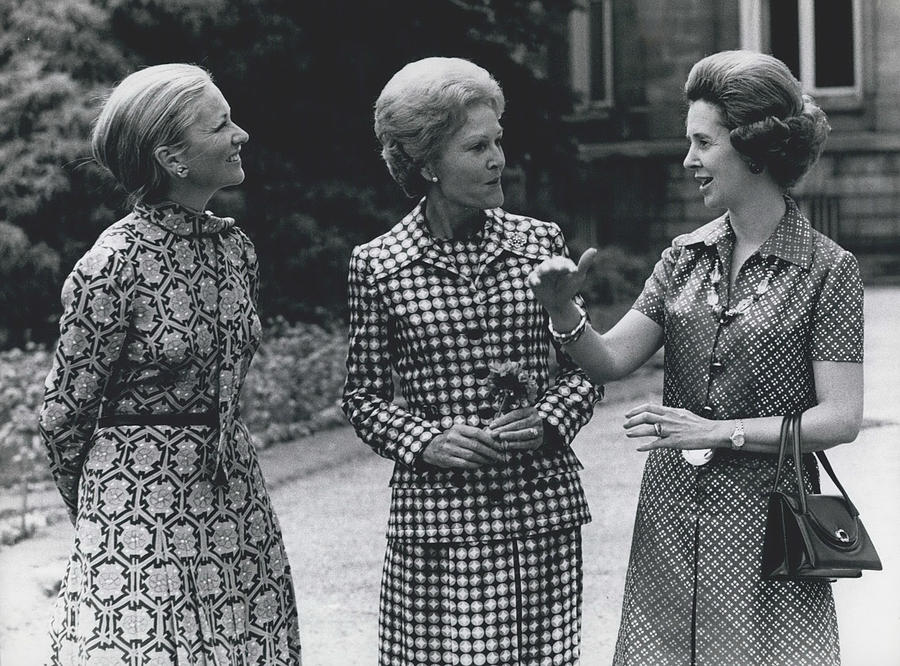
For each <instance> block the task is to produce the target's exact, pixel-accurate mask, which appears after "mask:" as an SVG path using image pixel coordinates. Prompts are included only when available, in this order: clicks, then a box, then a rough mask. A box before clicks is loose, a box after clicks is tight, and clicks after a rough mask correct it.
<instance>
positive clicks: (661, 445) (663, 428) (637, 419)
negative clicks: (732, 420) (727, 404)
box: [624, 403, 724, 451]
mask: <svg viewBox="0 0 900 666" xmlns="http://www.w3.org/2000/svg"><path fill="white" fill-rule="evenodd" d="M722 423H724V422H723V421H713V420H710V419H705V418H703V417H702V416H697V415H696V414H694V413H693V412H692V411H690V410H688V409H681V408H678V407H664V406H662V405H656V404H653V403H644V404H643V405H638V406H637V407H635V408H633V409H631V410H630V411H629V412H627V413H626V414H625V424H624V427H625V436H626V437H654V438H655V439H654V440H653V441H651V442H648V443H646V444H641V445H640V446H639V447H638V448H637V450H638V451H652V450H653V449H708V448H713V447H718V446H721V438H720V434H717V432H716V431H717V430H718V429H720V428H721V424H722Z"/></svg>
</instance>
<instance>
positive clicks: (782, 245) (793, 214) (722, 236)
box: [680, 196, 812, 268]
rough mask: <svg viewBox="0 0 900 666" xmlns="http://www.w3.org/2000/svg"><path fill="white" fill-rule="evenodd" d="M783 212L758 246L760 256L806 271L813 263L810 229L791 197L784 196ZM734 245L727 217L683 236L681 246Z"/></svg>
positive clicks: (732, 231) (732, 233)
mask: <svg viewBox="0 0 900 666" xmlns="http://www.w3.org/2000/svg"><path fill="white" fill-rule="evenodd" d="M784 201H785V212H784V216H783V217H782V218H781V221H780V222H779V223H778V226H777V227H776V228H775V231H773V232H772V235H771V236H769V237H768V238H767V239H766V240H765V242H763V244H762V245H760V247H759V254H760V255H762V256H770V255H771V256H775V257H778V258H779V259H783V260H785V261H789V262H791V263H792V264H796V265H797V266H801V267H803V268H809V267H810V265H811V264H812V227H811V226H810V223H809V220H807V219H806V218H805V217H804V216H803V213H801V212H800V209H799V208H798V207H797V204H796V203H795V202H794V200H793V199H792V198H791V197H788V196H785V197H784ZM733 242H734V230H733V229H732V228H731V222H730V221H729V219H728V214H727V213H726V214H724V215H722V216H721V217H718V218H716V219H715V220H713V221H712V222H710V223H709V224H705V225H703V226H702V227H700V228H699V229H697V230H696V231H693V232H691V233H689V234H686V235H685V236H683V237H682V239H681V243H680V244H681V245H685V246H687V245H695V244H699V243H703V244H704V245H706V246H707V247H710V246H716V247H717V248H719V247H720V246H722V245H723V244H726V243H733Z"/></svg>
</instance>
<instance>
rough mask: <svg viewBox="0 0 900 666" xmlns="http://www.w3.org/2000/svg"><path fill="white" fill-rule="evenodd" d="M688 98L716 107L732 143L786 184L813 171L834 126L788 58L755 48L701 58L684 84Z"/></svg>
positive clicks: (746, 158) (747, 157)
mask: <svg viewBox="0 0 900 666" xmlns="http://www.w3.org/2000/svg"><path fill="white" fill-rule="evenodd" d="M684 92H685V96H686V97H687V100H688V101H689V102H695V101H698V100H702V101H705V102H708V103H709V104H712V105H713V106H715V107H717V108H718V110H719V113H720V114H721V116H722V122H723V124H724V126H725V127H726V128H727V129H728V130H730V132H731V145H732V146H734V148H735V150H737V151H738V152H739V153H740V154H741V156H742V157H743V158H744V159H745V161H746V162H747V163H748V164H750V165H756V166H757V168H764V169H767V170H768V172H769V174H770V176H771V177H772V179H773V180H774V181H775V182H776V183H777V184H778V185H779V186H780V187H781V188H782V189H783V190H787V189H789V188H790V187H791V186H792V185H794V184H795V183H797V181H799V180H800V178H802V177H803V175H804V174H805V173H806V172H807V171H809V169H810V168H811V167H812V165H813V164H815V163H816V160H818V159H819V155H820V154H821V152H822V148H823V147H824V145H825V139H826V138H827V137H828V132H829V131H830V130H831V127H830V126H829V124H828V119H827V118H826V116H825V112H824V111H822V109H820V108H819V107H818V106H817V105H816V103H815V102H814V101H813V99H812V98H811V97H810V96H809V95H804V94H803V91H802V89H801V87H800V83H799V81H797V79H796V78H795V77H794V75H793V74H791V71H790V69H788V67H787V65H785V64H784V63H783V62H781V61H780V60H778V59H777V58H774V57H773V56H770V55H766V54H764V53H756V52H753V51H722V52H720V53H715V54H713V55H710V56H707V57H705V58H703V59H702V60H700V61H698V62H697V63H696V64H695V65H694V66H693V68H691V72H690V74H689V75H688V79H687V83H685V86H684Z"/></svg>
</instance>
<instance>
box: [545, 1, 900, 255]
mask: <svg viewBox="0 0 900 666" xmlns="http://www.w3.org/2000/svg"><path fill="white" fill-rule="evenodd" d="M561 35H564V38H563V39H561V42H560V44H559V45H557V47H556V49H555V50H553V51H551V57H550V59H549V71H548V74H549V75H551V76H564V77H567V79H568V80H569V81H570V82H571V83H572V85H573V87H574V88H575V89H576V91H578V93H579V98H580V103H579V105H578V107H577V110H576V112H575V113H573V114H572V115H571V117H569V118H568V122H569V123H571V125H572V127H573V129H574V130H575V133H576V136H577V137H578V140H579V151H580V159H581V161H582V164H583V167H584V169H583V170H582V178H581V181H580V182H578V183H576V184H573V185H571V187H570V190H569V191H568V193H567V195H566V196H567V200H568V202H569V205H567V210H569V211H572V213H573V215H574V219H573V226H574V227H575V228H574V229H572V230H570V234H571V235H572V236H573V237H574V238H577V239H579V240H580V241H582V242H584V243H591V244H597V243H599V244H607V243H618V244H623V245H627V246H631V247H633V248H636V249H641V248H643V249H658V248H659V247H660V246H661V245H662V244H664V243H665V242H667V241H668V239H670V238H672V237H673V236H674V235H676V234H678V233H680V232H683V231H687V230H689V229H692V228H694V227H696V226H698V225H700V224H702V223H704V222H706V221H708V220H709V219H710V218H711V217H712V215H711V211H709V210H708V209H706V208H704V207H703V204H702V200H701V198H700V197H699V196H698V195H697V192H696V186H695V184H694V183H693V181H692V180H691V178H690V175H689V174H687V173H686V171H685V170H684V168H683V167H682V166H681V162H682V159H683V158H684V154H685V151H686V149H687V140H686V139H685V138H684V115H685V111H686V108H685V106H684V103H683V101H682V87H683V85H684V81H685V79H686V77H687V74H688V72H689V70H690V68H691V66H692V65H693V63H694V62H696V61H697V60H699V59H700V58H701V57H703V56H704V55H707V54H709V53H712V52H715V51H719V50H724V49H737V48H748V49H754V50H760V51H765V52H768V53H773V54H774V55H776V56H778V57H780V58H781V59H782V60H784V61H785V62H787V63H788V64H789V65H790V66H791V68H792V70H793V71H794V73H795V74H796V75H797V76H798V78H799V79H800V80H801V82H802V83H803V85H804V88H805V89H806V90H807V91H808V92H810V93H811V94H812V95H813V96H814V97H815V98H816V100H817V101H818V102H819V104H820V105H821V106H822V107H823V108H824V109H825V111H826V113H827V114H828V117H829V121H830V123H831V125H832V128H833V130H832V133H831V136H830V137H829V140H828V142H827V144H826V148H825V151H824V153H823V156H822V158H821V159H820V161H819V163H818V164H817V165H816V166H815V167H814V169H813V170H812V171H811V172H810V173H809V174H808V175H807V177H806V178H805V179H804V180H803V181H801V183H800V184H799V185H798V186H797V187H796V188H795V190H794V192H793V194H794V195H795V197H796V198H797V199H798V201H799V202H800V205H801V208H803V210H804V212H806V213H807V215H809V216H810V217H811V219H812V220H813V223H814V224H815V225H816V226H817V227H819V228H820V229H822V230H823V231H825V232H826V233H828V234H829V235H831V236H832V237H834V238H835V239H836V240H838V241H839V242H840V243H841V244H842V245H844V246H845V247H847V248H849V249H852V250H855V251H857V252H860V251H882V252H884V251H896V250H900V40H898V39H897V35H900V2H896V0H579V8H578V9H576V10H575V11H573V12H572V13H571V14H570V16H569V20H568V25H567V26H566V27H565V29H564V30H562V31H561Z"/></svg>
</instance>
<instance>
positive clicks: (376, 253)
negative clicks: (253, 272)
mask: <svg viewBox="0 0 900 666" xmlns="http://www.w3.org/2000/svg"><path fill="white" fill-rule="evenodd" d="M423 208H424V200H423V201H422V202H420V203H419V205H418V206H417V207H416V208H415V209H414V210H413V211H412V212H411V213H409V214H408V215H407V216H406V217H405V218H404V219H403V220H402V221H401V222H400V223H399V224H397V225H396V226H395V227H393V228H392V229H391V230H390V231H388V232H387V233H385V234H383V235H382V236H379V237H378V238H376V239H374V240H372V241H370V242H369V243H366V244H363V245H360V246H358V247H356V248H355V249H354V251H353V253H352V256H351V259H350V275H349V303H350V331H349V351H348V355H347V381H346V384H345V387H344V395H343V402H342V404H343V409H344V412H345V414H346V415H347V417H348V419H349V421H350V423H351V424H352V425H353V427H354V428H355V429H356V432H357V434H358V435H359V436H360V438H361V439H362V440H363V441H364V442H365V443H366V444H368V445H369V446H370V447H372V449H373V450H374V451H375V452H376V453H378V454H379V455H381V456H384V457H385V458H389V459H391V460H394V461H395V462H396V466H395V468H394V474H393V476H392V479H391V485H392V487H393V490H392V501H391V513H390V519H389V524H388V534H387V536H388V537H389V538H411V539H417V540H424V541H431V542H451V541H460V540H484V539H495V538H506V537H509V536H510V535H514V534H522V533H526V532H545V531H549V530H555V529H563V528H571V527H574V526H578V525H582V524H584V523H586V522H588V521H589V520H590V513H589V511H588V507H587V502H586V500H585V498H584V492H583V490H582V487H581V482H580V480H579V478H578V472H579V471H580V470H581V469H582V465H581V463H580V462H579V460H578V458H577V457H576V455H575V453H574V451H572V449H571V448H570V446H569V444H570V443H571V441H572V439H573V438H574V437H575V435H576V434H577V432H578V431H579V429H580V428H581V427H582V426H583V425H584V424H585V423H587V421H588V420H589V419H590V418H591V415H592V413H593V406H594V404H595V403H596V402H597V401H599V400H600V399H601V397H602V392H603V389H602V387H599V386H595V385H594V384H592V383H591V382H590V380H588V378H587V377H586V376H585V375H584V373H582V372H581V371H580V370H579V369H577V367H576V366H575V365H574V363H573V362H572V360H571V359H570V358H569V357H568V356H567V355H566V354H564V353H563V352H561V351H560V350H559V349H558V348H557V349H556V360H557V372H556V375H555V377H551V368H550V362H549V361H550V358H549V357H550V354H549V352H550V345H551V340H550V336H549V333H548V330H547V318H546V315H545V313H544V311H543V309H542V308H541V306H540V304H539V303H538V302H537V300H536V299H535V298H534V295H533V294H532V293H531V292H530V290H529V289H528V287H527V286H526V284H525V278H526V276H527V275H528V273H529V272H530V271H531V270H532V269H533V268H534V267H535V266H536V265H538V264H539V263H540V262H541V261H543V260H544V259H546V258H548V257H550V256H552V255H554V254H557V255H558V254H565V253H566V252H567V250H566V246H565V242H564V239H563V236H562V233H561V231H560V230H559V228H558V227H557V226H556V225H555V224H552V223H548V222H541V221H538V220H534V219H531V218H528V217H522V216H518V215H512V214H510V213H507V212H505V211H503V210H501V209H499V208H497V209H493V210H486V211H485V220H484V225H483V227H482V228H481V229H480V230H479V231H478V232H476V233H475V234H473V235H472V236H470V237H469V238H468V239H465V240H462V241H454V240H446V239H439V238H435V237H433V236H432V235H431V233H430V231H429V229H428V226H427V223H426V221H425V218H424V214H423ZM505 361H516V362H518V363H520V364H521V365H522V367H523V368H524V370H525V371H526V372H528V373H529V374H530V375H531V376H532V377H533V378H534V379H535V381H536V382H537V385H538V396H539V398H538V400H537V403H536V406H537V409H538V411H539V412H540V414H541V417H542V418H543V420H544V426H545V431H546V433H547V434H546V437H545V441H544V444H543V445H542V446H541V447H540V448H539V449H537V450H536V451H533V452H528V453H510V454H508V457H507V462H506V464H500V465H492V466H485V467H481V468H479V469H477V470H464V469H444V468H439V467H436V466H432V465H429V464H428V463H426V462H425V461H424V460H423V459H422V452H423V450H424V449H425V447H426V446H427V445H428V443H429V442H430V441H431V440H432V439H433V438H434V437H436V436H437V435H439V434H440V433H442V432H444V431H445V430H447V429H449V428H450V427H451V426H453V424H456V423H458V424H467V425H470V426H475V427H482V428H483V427H486V426H487V425H488V424H489V423H490V422H491V421H492V420H493V419H494V418H495V415H496V408H495V400H494V396H493V395H492V391H491V386H490V378H489V372H490V367H491V366H493V365H494V364H499V363H502V362H505ZM395 375H396V377H398V379H399V384H400V391H401V393H402V397H403V401H402V403H401V402H400V401H395V400H394V376H395Z"/></svg>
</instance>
